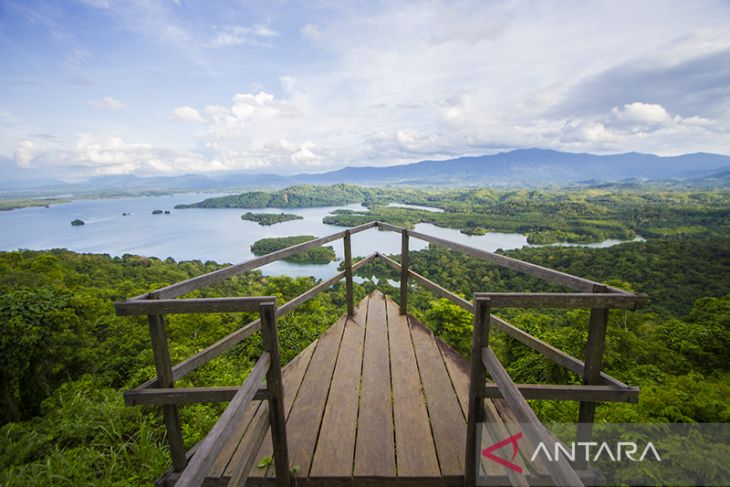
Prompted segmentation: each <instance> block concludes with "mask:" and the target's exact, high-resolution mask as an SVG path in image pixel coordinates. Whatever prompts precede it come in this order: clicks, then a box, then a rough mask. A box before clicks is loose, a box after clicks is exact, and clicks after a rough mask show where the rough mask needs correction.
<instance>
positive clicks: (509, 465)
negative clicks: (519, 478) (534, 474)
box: [482, 431, 522, 473]
mask: <svg viewBox="0 0 730 487" xmlns="http://www.w3.org/2000/svg"><path fill="white" fill-rule="evenodd" d="M520 439H522V432H521V431H520V432H519V433H517V434H516V435H512V436H510V437H509V438H507V439H504V440H502V441H500V442H499V443H495V444H494V445H492V446H490V447H489V448H485V449H484V450H482V455H484V456H485V457H487V458H489V459H490V460H493V461H495V462H497V463H499V464H500V465H504V466H505V467H507V468H509V469H511V470H514V471H515V472H517V473H522V467H520V466H519V465H515V464H514V463H512V461H513V460H514V459H515V458H517V440H520ZM509 444H512V458H510V459H509V460H505V459H504V458H502V457H498V456H497V455H494V454H493V453H492V452H493V451H494V450H499V449H500V448H502V447H503V446H505V445H509Z"/></svg>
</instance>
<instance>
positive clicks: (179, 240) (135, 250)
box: [0, 193, 618, 279]
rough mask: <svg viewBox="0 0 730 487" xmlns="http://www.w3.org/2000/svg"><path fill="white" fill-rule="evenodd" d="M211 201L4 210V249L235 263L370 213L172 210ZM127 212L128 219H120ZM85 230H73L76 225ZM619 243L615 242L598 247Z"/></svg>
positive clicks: (293, 270)
mask: <svg viewBox="0 0 730 487" xmlns="http://www.w3.org/2000/svg"><path fill="white" fill-rule="evenodd" d="M212 196H220V195H214V194H210V193H206V194H197V193H186V194H176V195H170V196H157V197H135V198H119V199H106V200H76V201H72V202H71V203H68V204H63V205H53V206H51V207H50V208H43V207H36V208H23V209H20V210H13V211H2V212H0V250H16V249H31V250H43V249H52V248H67V249H69V250H73V251H75V252H90V253H104V254H110V255H114V256H121V255H123V254H137V255H146V256H154V257H159V258H161V259H164V258H167V257H172V258H174V259H175V260H191V259H199V260H203V261H206V260H213V261H216V262H220V263H225V262H227V263H237V262H242V261H245V260H248V259H250V258H252V257H254V256H253V254H252V253H251V250H250V247H251V244H253V243H254V242H255V241H256V240H259V239H261V238H265V237H284V236H289V235H314V236H317V237H322V236H325V235H329V234H331V233H335V232H338V231H340V230H342V227H338V226H334V225H325V224H324V223H322V218H323V217H325V216H327V215H329V214H330V212H331V211H332V210H334V209H337V208H347V209H353V210H365V209H366V208H364V207H362V206H361V205H359V204H355V205H348V206H337V207H326V208H301V209H297V208H286V209H277V208H265V209H252V210H248V209H246V208H236V209H203V208H200V209H186V210H175V209H174V207H175V205H177V204H181V203H194V202H196V201H200V200H202V199H204V198H209V197H212ZM156 209H159V210H170V212H171V213H170V214H169V215H165V214H162V215H153V214H152V211H153V210H156ZM246 211H253V212H261V213H279V212H282V211H283V212H286V213H295V214H297V215H300V216H302V217H303V220H295V221H289V222H284V223H280V224H276V225H272V226H261V225H259V224H258V223H255V222H250V221H243V220H241V214H243V213H245V212H246ZM122 213H130V215H129V216H122ZM77 218H78V219H80V220H83V221H84V222H85V223H86V224H85V225H83V226H78V227H74V226H71V221H72V220H74V219H77ZM416 230H418V231H420V232H423V233H428V234H431V235H434V236H437V237H441V238H445V239H449V240H453V241H456V242H460V243H463V244H466V245H470V246H473V247H477V248H480V249H484V250H489V251H494V250H497V249H505V250H507V249H514V248H520V247H523V246H525V245H527V237H526V236H524V235H520V234H510V233H496V232H495V233H487V234H486V235H481V236H473V235H464V234H463V233H461V232H459V231H458V230H454V229H448V228H439V227H436V226H434V225H431V224H426V223H423V224H418V225H416ZM613 243H618V242H615V241H610V242H602V243H600V244H594V245H596V246H605V244H613ZM410 244H411V247H410V248H411V250H421V249H424V248H426V247H427V245H428V244H427V243H426V242H422V241H420V240H417V239H411V242H410ZM332 245H333V247H334V249H335V252H336V253H337V256H338V259H342V258H343V256H344V253H343V248H342V241H341V240H340V241H336V242H333V243H332ZM376 250H378V251H380V252H384V253H391V254H396V253H400V235H398V234H396V233H393V232H382V231H377V230H374V229H373V230H369V231H366V232H362V233H358V234H356V235H353V237H352V252H353V256H365V255H368V254H370V253H372V252H374V251H376ZM337 265H338V262H333V263H330V264H327V265H300V264H290V263H288V262H283V261H279V262H274V263H271V264H269V265H266V266H264V267H262V268H261V270H262V271H263V272H264V273H265V274H267V275H282V274H286V275H290V276H314V277H317V278H320V279H321V278H327V277H330V276H332V275H333V274H335V273H336V269H337Z"/></svg>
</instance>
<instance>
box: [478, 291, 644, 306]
mask: <svg viewBox="0 0 730 487" xmlns="http://www.w3.org/2000/svg"><path fill="white" fill-rule="evenodd" d="M474 298H475V299H476V300H477V301H479V300H482V299H489V300H490V302H491V306H492V307H493V308H497V307H512V308H621V309H636V308H637V306H639V305H642V304H644V303H646V301H647V298H646V297H645V296H640V295H636V294H625V293H604V294H598V293H593V294H592V293H474Z"/></svg>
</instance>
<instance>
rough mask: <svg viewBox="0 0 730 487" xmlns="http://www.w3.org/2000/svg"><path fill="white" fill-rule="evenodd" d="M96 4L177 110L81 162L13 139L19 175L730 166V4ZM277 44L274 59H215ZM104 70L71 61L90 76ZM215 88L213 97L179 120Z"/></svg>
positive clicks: (103, 142)
mask: <svg viewBox="0 0 730 487" xmlns="http://www.w3.org/2000/svg"><path fill="white" fill-rule="evenodd" d="M85 1H86V3H87V4H88V3H91V4H95V5H96V6H97V7H102V8H105V9H106V10H107V11H99V12H97V13H95V15H99V17H100V18H107V19H108V22H110V23H111V24H112V26H113V27H115V28H116V30H115V32H117V31H118V32H124V33H126V34H128V35H131V36H133V37H134V38H140V37H141V38H143V39H144V40H145V41H146V42H149V41H150V40H154V41H158V42H157V43H155V44H154V47H155V49H150V52H149V53H147V52H145V53H144V55H145V56H144V61H145V65H144V67H143V68H142V67H137V70H136V71H134V73H133V75H132V74H129V75H128V76H127V77H125V76H121V77H120V79H123V80H125V81H126V78H132V76H139V79H144V80H145V83H147V82H148V80H149V86H150V87H151V90H150V91H152V90H169V91H170V95H171V96H170V97H169V98H165V97H155V99H154V101H152V102H151V103H143V101H146V100H143V99H142V98H141V97H140V99H139V100H135V104H134V106H135V112H137V110H139V114H140V117H145V118H144V120H145V121H149V122H148V123H146V124H145V123H140V124H139V127H134V126H130V127H126V128H125V127H119V126H111V127H108V126H105V127H103V128H101V127H100V128H99V131H100V132H101V131H107V132H109V133H113V134H124V139H123V140H121V142H120V143H119V144H118V146H116V147H115V143H114V141H113V140H112V139H109V138H108V137H103V136H101V135H95V136H93V137H92V138H93V139H94V142H91V141H87V142H84V143H83V147H76V144H74V143H68V142H67V144H66V145H58V144H56V145H54V143H52V142H48V141H44V140H41V139H36V138H33V137H25V135H27V134H29V133H31V131H30V130H23V131H22V132H23V133H22V134H21V136H19V135H18V133H20V132H18V133H13V134H11V136H8V131H7V130H6V131H5V132H2V126H1V125H0V141H3V142H2V143H4V144H5V145H6V146H7V147H6V148H4V153H5V154H11V153H13V151H15V154H16V160H17V162H18V163H24V164H31V165H39V164H43V163H48V164H53V163H54V162H53V161H62V163H63V164H67V165H68V166H74V167H75V166H79V165H80V166H83V167H89V168H91V167H93V168H94V170H97V169H99V168H103V170H105V171H110V170H112V169H111V168H112V167H114V165H115V164H116V165H118V169H116V170H127V169H129V168H132V169H131V170H135V171H149V172H153V171H157V170H159V171H167V172H174V171H178V172H183V171H187V170H191V169H190V168H192V167H199V168H203V169H202V170H207V169H208V168H209V167H211V164H215V167H220V168H227V169H246V168H256V169H267V168H271V169H275V170H276V171H277V172H283V171H291V172H296V171H298V170H300V169H299V168H302V167H304V168H308V167H312V166H313V165H316V167H317V168H318V169H319V168H321V169H323V170H324V169H333V168H336V167H341V166H343V165H387V164H396V163H402V162H409V161H414V160H420V159H426V158H445V157H450V156H458V155H474V154H483V153H488V152H494V151H497V150H503V149H509V148H516V147H529V146H538V147H549V148H555V149H562V150H573V151H588V152H626V151H632V150H635V151H643V152H657V153H663V154H676V153H681V152H692V151H698V150H702V151H714V152H727V153H730V134H728V132H729V131H730V91H728V90H727V82H726V80H727V79H728V76H729V75H730V68H728V66H730V63H728V62H723V61H726V60H727V59H730V17H729V15H728V12H729V10H728V8H727V6H726V5H724V4H723V3H722V2H716V3H711V2H708V3H703V6H702V8H697V6H696V5H695V4H691V3H688V2H680V1H679V0H648V1H647V2H630V1H629V0H617V1H615V2H599V1H589V2H583V3H581V2H578V3H564V2H528V1H524V0H516V1H510V2H479V1H477V0H457V2H439V1H431V0H425V1H423V2H420V1H419V2H375V3H368V4H367V5H363V4H360V5H355V4H352V3H347V4H339V3H338V2H334V3H337V4H338V5H334V3H332V2H315V3H316V4H317V6H316V7H312V5H311V2H305V4H300V5H298V7H297V8H292V9H287V11H286V12H281V8H280V5H278V4H276V3H273V4H271V5H272V6H269V5H268V4H266V2H264V4H261V6H259V7H257V8H256V9H252V10H255V15H257V16H258V18H256V17H254V16H253V15H254V12H251V11H248V10H246V11H245V12H244V13H241V12H238V13H236V14H235V15H233V14H231V13H230V11H228V9H227V8H223V7H217V6H212V4H211V7H210V10H209V11H207V13H209V14H210V15H205V16H200V18H193V17H190V16H189V15H191V12H193V15H194V13H195V9H194V8H192V7H191V5H188V4H185V3H184V2H183V8H178V7H176V6H175V4H173V3H172V2H147V1H135V2H131V3H130V4H129V6H126V4H122V3H119V2H116V1H111V0H109V1H106V0H85ZM188 7H190V8H188ZM290 11H291V12H290ZM270 12H274V13H275V14H276V15H269V13H270ZM279 14H280V15H279ZM185 15H188V17H185ZM267 18H272V19H276V21H275V23H272V24H267V23H266V19H267ZM243 19H245V20H243ZM302 19H304V20H302ZM272 22H273V21H272ZM216 25H217V26H220V27H215V26H216ZM639 26H640V28H639ZM112 30H114V29H112ZM307 40H309V41H312V42H306V41H307ZM274 41H276V42H275V44H276V49H277V50H276V52H275V54H276V55H270V54H271V53H272V52H270V51H266V50H263V49H262V50H253V49H250V50H249V49H242V50H231V49H211V47H225V46H240V45H258V46H263V45H271V44H270V43H272V42H274ZM70 47H74V46H66V49H67V50H68V49H69V48H70ZM79 48H80V46H79ZM157 50H159V51H161V52H162V54H161V55H162V56H164V57H161V58H159V59H160V63H159V65H156V64H154V59H156V58H155V56H156V55H160V54H158V53H156V51H157ZM232 54H235V56H233V57H232ZM89 55H90V54H89V53H88V51H83V50H81V51H79V52H78V53H75V54H73V55H72V57H73V58H74V59H75V60H76V61H75V62H78V63H79V64H80V65H83V68H84V70H85V71H86V70H87V69H88V70H90V71H91V70H93V67H94V66H92V65H93V64H94V63H91V62H89V61H88V59H89ZM97 58H98V59H106V53H105V52H103V46H96V45H94V59H97ZM168 69H170V71H169V72H168V71H167V70H168ZM161 72H164V75H162V74H160V73H161ZM101 74H105V75H108V73H101ZM93 75H94V73H93V72H92V73H90V78H92V79H99V80H101V79H106V78H103V76H97V77H94V76H93ZM145 76H149V78H145ZM135 79H136V78H135ZM233 83H235V85H233ZM200 86H205V87H206V90H205V92H206V93H209V98H207V99H206V98H203V99H202V101H196V102H193V101H192V99H190V101H187V102H185V103H181V105H182V106H177V107H175V105H165V103H167V101H166V100H167V99H175V100H181V99H182V100H185V98H181V96H184V95H185V93H190V92H191V91H193V90H199V89H200ZM230 86H238V87H241V88H239V89H238V90H236V89H235V88H230ZM208 87H210V89H207V88H208ZM175 90H177V91H175ZM222 90H230V91H222ZM110 92H115V91H111V90H110ZM118 93H123V91H119V92H118ZM221 93H223V94H222V95H221ZM173 95H174V96H173ZM0 96H1V95H0ZM226 97H230V99H226ZM680 98H681V99H682V101H681V102H680V101H678V100H679V99H680ZM112 100H113V99H112ZM196 100H200V98H198V97H197V96H196ZM1 101H2V99H0V102H1ZM115 101H116V100H115ZM125 101H128V102H129V103H130V105H131V103H132V100H131V99H130V100H125ZM95 103H97V104H99V105H101V106H102V107H104V108H111V107H109V106H107V105H108V103H104V100H96V101H95ZM143 110H147V111H146V112H144V111H143ZM160 114H163V118H164V116H165V115H167V116H169V118H170V119H172V120H181V121H188V122H194V123H196V124H199V125H197V126H196V130H194V133H193V134H192V135H193V138H192V140H191V128H190V127H189V126H185V125H183V124H159V123H157V124H154V123H153V122H152V121H159V117H160ZM156 117H157V118H156ZM30 122H31V121H29V122H27V124H28V125H30ZM32 122H33V126H39V128H37V129H36V130H35V131H37V132H44V133H46V132H50V133H53V132H54V130H53V128H52V127H46V126H44V124H43V123H37V121H35V120H33V121H32ZM79 123H83V121H80V122H79ZM91 123H94V122H93V121H92V122H91ZM152 127H153V128H152ZM65 129H66V128H65V127H60V128H56V130H55V132H56V133H59V134H60V133H64V131H65ZM135 130H137V132H134V131H135ZM26 139H27V140H28V141H30V143H27V144H26V143H21V141H24V140H26ZM135 140H136V141H138V143H130V142H129V141H135ZM74 142H79V141H77V140H76V139H74ZM161 147H165V148H164V149H163V148H161ZM0 148H2V146H0ZM193 148H195V149H194V150H193ZM43 161H47V162H43ZM94 161H96V162H94ZM92 163H93V164H96V165H94V166H92V165H91V164H92ZM119 168H122V169H119Z"/></svg>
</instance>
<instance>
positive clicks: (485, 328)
mask: <svg viewBox="0 0 730 487" xmlns="http://www.w3.org/2000/svg"><path fill="white" fill-rule="evenodd" d="M490 317H491V309H490V306H489V298H486V299H475V300H474V331H473V333H472V340H471V367H470V370H469V409H468V410H467V412H468V415H467V422H466V457H465V458H466V461H465V462H464V485H465V486H466V487H471V486H474V485H476V480H477V472H478V471H479V467H478V462H479V455H478V445H477V442H478V441H480V438H477V423H480V422H482V421H484V416H485V414H484V399H483V396H484V383H485V381H486V369H485V367H484V363H483V362H482V349H483V348H484V347H486V346H487V345H488V344H489V320H490Z"/></svg>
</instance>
